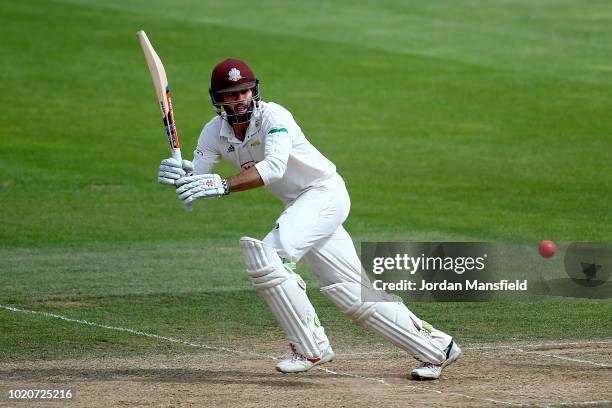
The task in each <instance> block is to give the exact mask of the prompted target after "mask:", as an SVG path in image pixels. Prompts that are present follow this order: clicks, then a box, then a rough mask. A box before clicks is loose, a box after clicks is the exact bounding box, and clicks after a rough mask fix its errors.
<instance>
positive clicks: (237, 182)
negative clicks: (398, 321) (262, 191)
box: [227, 167, 264, 193]
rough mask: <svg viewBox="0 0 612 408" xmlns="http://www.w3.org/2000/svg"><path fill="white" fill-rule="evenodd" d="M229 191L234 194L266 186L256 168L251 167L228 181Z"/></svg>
mask: <svg viewBox="0 0 612 408" xmlns="http://www.w3.org/2000/svg"><path fill="white" fill-rule="evenodd" d="M227 185H228V187H229V191H230V192H232V193H235V192H238V191H244V190H250V189H252V188H257V187H261V186H263V185H264V182H263V179H262V178H261V176H260V175H259V172H258V171H257V168H256V167H251V168H249V169H247V170H245V171H243V172H242V173H240V174H236V175H235V176H232V177H229V178H228V179H227Z"/></svg>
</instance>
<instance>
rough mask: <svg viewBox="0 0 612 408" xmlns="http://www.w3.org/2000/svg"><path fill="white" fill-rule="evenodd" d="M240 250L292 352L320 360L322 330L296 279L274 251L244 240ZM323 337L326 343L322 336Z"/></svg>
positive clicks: (260, 242)
mask: <svg viewBox="0 0 612 408" xmlns="http://www.w3.org/2000/svg"><path fill="white" fill-rule="evenodd" d="M240 247H241V248H242V252H243V253H244V259H245V262H246V268H247V273H248V274H249V276H250V277H251V281H252V282H253V286H254V287H255V288H256V289H257V290H258V291H259V293H261V295H262V296H263V297H264V299H265V300H266V302H267V303H268V306H270V309H272V312H273V313H274V316H276V319H277V320H278V322H279V323H280V325H281V327H282V328H283V331H284V332H285V335H286V336H287V338H288V339H289V341H290V342H291V344H292V346H293V347H294V348H295V351H297V352H298V353H299V354H302V355H303V356H305V357H307V358H311V359H317V358H319V357H320V355H321V351H320V348H319V345H318V344H317V339H316V338H315V333H316V332H321V333H323V330H322V327H320V325H319V324H318V318H317V317H316V314H315V311H314V308H313V307H312V304H311V303H310V300H308V296H307V295H306V292H305V290H304V288H302V287H300V284H299V283H298V280H300V281H301V279H300V278H299V276H298V275H297V274H295V273H293V272H290V271H288V270H287V269H285V267H284V266H283V262H282V260H281V259H280V257H279V256H278V254H277V253H276V250H275V249H274V248H271V247H269V246H267V245H266V244H264V243H263V242H262V241H259V240H257V239H253V238H249V237H243V238H241V239H240ZM302 282H303V281H302ZM323 337H324V338H325V341H327V338H326V337H325V335H324V334H323Z"/></svg>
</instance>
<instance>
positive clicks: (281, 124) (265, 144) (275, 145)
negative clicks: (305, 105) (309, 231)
mask: <svg viewBox="0 0 612 408" xmlns="http://www.w3.org/2000/svg"><path fill="white" fill-rule="evenodd" d="M221 158H223V159H225V160H226V161H227V162H229V163H230V164H232V165H233V166H235V167H237V168H239V169H241V171H244V170H246V169H248V168H250V167H252V166H255V167H256V168H257V171H258V172H259V175H260V176H261V178H262V180H263V182H264V184H265V186H266V188H267V189H268V190H269V191H270V192H271V193H272V194H274V195H275V196H277V197H278V198H279V199H280V200H281V201H283V202H284V203H285V204H288V203H290V202H292V201H293V200H295V198H296V197H297V196H299V195H300V194H301V193H302V192H304V191H306V190H307V189H309V188H312V187H316V186H318V185H320V184H321V183H323V182H324V181H325V180H328V179H329V178H330V177H332V176H333V175H334V174H336V166H335V165H334V164H333V163H332V162H331V161H329V160H328V159H327V158H325V156H323V155H322V154H321V153H320V152H319V151H318V150H317V149H316V148H315V147H314V146H313V145H312V144H310V142H309V141H308V140H307V139H306V137H305V136H304V133H302V129H300V127H299V126H298V124H297V123H296V122H295V120H294V119H293V116H292V115H291V113H290V112H289V111H288V110H286V109H285V108H283V107H282V106H280V105H278V104H276V103H273V102H259V108H258V109H256V111H255V112H253V116H252V117H251V121H250V123H249V127H248V128H247V131H246V135H245V138H244V141H240V140H238V138H236V135H235V134H234V130H233V129H232V126H231V125H230V124H229V123H228V122H227V120H226V119H225V113H223V114H222V116H216V117H215V118H213V119H212V120H210V121H209V122H208V123H207V124H206V125H205V126H204V128H203V129H202V132H201V133H200V137H199V139H198V146H197V148H196V150H195V152H194V159H193V166H194V174H208V173H211V172H212V170H213V167H214V165H215V164H217V163H218V162H219V161H220V159H221Z"/></svg>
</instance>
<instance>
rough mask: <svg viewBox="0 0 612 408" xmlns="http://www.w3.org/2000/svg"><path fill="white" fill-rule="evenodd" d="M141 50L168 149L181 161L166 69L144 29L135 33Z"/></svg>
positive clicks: (189, 208) (188, 207)
mask: <svg viewBox="0 0 612 408" xmlns="http://www.w3.org/2000/svg"><path fill="white" fill-rule="evenodd" d="M136 36H137V37H138V41H139V42H140V46H141V47H142V52H143V53H144V56H145V60H146V61H147V66H148V67H149V73H150V74H151V79H152V80H153V87H154V88H155V95H156V96H157V102H158V105H159V110H160V113H161V117H162V121H163V123H164V130H165V132H166V137H167V139H168V143H169V144H170V150H171V152H172V158H173V159H176V160H178V161H179V162H182V160H183V158H182V156H181V146H180V143H179V137H178V132H177V130H176V123H175V122H174V111H173V109H172V98H171V93H170V85H168V77H167V76H166V69H165V68H164V64H162V62H161V59H160V58H159V55H157V52H155V49H154V48H153V46H152V45H151V42H150V41H149V38H148V37H147V34H146V33H145V32H144V31H142V30H141V31H138V33H136ZM185 209H187V210H188V211H191V206H190V205H188V204H185Z"/></svg>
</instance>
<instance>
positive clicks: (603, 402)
mask: <svg viewBox="0 0 612 408" xmlns="http://www.w3.org/2000/svg"><path fill="white" fill-rule="evenodd" d="M611 402H612V401H608V400H602V401H584V402H559V403H556V404H549V405H540V406H541V407H544V408H548V407H551V408H552V407H558V406H564V405H569V406H581V405H601V404H610V403H611Z"/></svg>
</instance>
